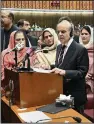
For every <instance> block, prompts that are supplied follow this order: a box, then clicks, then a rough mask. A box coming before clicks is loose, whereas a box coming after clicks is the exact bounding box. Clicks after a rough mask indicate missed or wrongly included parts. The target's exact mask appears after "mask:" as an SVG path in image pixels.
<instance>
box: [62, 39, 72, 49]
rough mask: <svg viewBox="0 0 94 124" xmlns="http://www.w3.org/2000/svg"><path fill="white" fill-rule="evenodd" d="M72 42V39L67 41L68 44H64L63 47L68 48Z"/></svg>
mask: <svg viewBox="0 0 94 124" xmlns="http://www.w3.org/2000/svg"><path fill="white" fill-rule="evenodd" d="M72 42H73V37H72V38H70V40H69V41H68V43H66V44H65V46H66V47H69V46H70V45H71V43H72ZM63 45H64V44H63Z"/></svg>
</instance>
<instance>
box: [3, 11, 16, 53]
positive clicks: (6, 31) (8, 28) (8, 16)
mask: <svg viewBox="0 0 94 124" xmlns="http://www.w3.org/2000/svg"><path fill="white" fill-rule="evenodd" d="M13 22H14V14H13V13H11V12H10V11H3V10H2V11H1V26H2V28H1V51H3V50H4V49H6V48H7V47H8V44H9V38H10V34H11V33H12V32H13V31H16V30H18V28H17V26H15V25H14V24H13Z"/></svg>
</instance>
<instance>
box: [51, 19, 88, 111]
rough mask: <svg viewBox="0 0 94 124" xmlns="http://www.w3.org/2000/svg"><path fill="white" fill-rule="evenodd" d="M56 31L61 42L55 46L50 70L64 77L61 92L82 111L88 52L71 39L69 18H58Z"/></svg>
mask: <svg viewBox="0 0 94 124" xmlns="http://www.w3.org/2000/svg"><path fill="white" fill-rule="evenodd" d="M57 32H58V37H59V40H60V42H61V44H60V45H59V46H58V47H57V54H56V63H55V66H56V68H54V69H53V70H52V71H51V72H55V73H56V74H60V75H62V76H63V77H64V80H63V93H64V94H65V95H69V94H70V95H71V96H72V97H74V105H75V110H77V111H78V112H80V113H83V105H84V104H85V103H86V101H87V97H86V96H87V95H86V88H85V85H86V83H85V76H86V74H87V72H88V67H89V59H88V53H87V50H86V48H84V47H83V46H81V45H80V44H78V43H77V42H75V41H74V40H73V23H72V22H71V20H70V19H69V18H60V19H59V22H58V24H57ZM62 47H63V48H62ZM62 49H63V50H62ZM62 51H63V52H62ZM62 55H63V56H62Z"/></svg>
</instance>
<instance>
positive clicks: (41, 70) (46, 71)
mask: <svg viewBox="0 0 94 124" xmlns="http://www.w3.org/2000/svg"><path fill="white" fill-rule="evenodd" d="M31 68H32V69H33V70H34V71H35V72H40V73H50V70H44V69H42V68H34V67H31Z"/></svg>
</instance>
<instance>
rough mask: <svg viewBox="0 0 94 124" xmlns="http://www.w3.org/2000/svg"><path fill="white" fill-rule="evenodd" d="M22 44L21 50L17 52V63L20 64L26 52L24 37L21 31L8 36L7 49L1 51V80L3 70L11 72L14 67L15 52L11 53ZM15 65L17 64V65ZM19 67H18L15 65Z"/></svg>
mask: <svg viewBox="0 0 94 124" xmlns="http://www.w3.org/2000/svg"><path fill="white" fill-rule="evenodd" d="M19 43H20V44H22V48H21V49H20V50H18V51H17V62H18V63H20V62H21V61H22V60H23V59H24V57H25V55H26V52H27V50H28V48H27V47H26V35H25V34H24V32H23V31H22V30H18V31H14V32H12V33H11V35H10V40H9V45H8V48H7V49H5V50H4V51H2V65H1V66H2V67H1V68H2V72H1V78H2V80H4V70H5V68H7V69H9V70H11V69H13V68H14V67H15V65H16V61H15V59H14V58H15V52H14V51H11V50H12V49H13V48H15V46H16V45H17V44H19ZM9 51H11V52H9ZM18 63H17V64H18ZM17 66H19V65H17Z"/></svg>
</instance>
